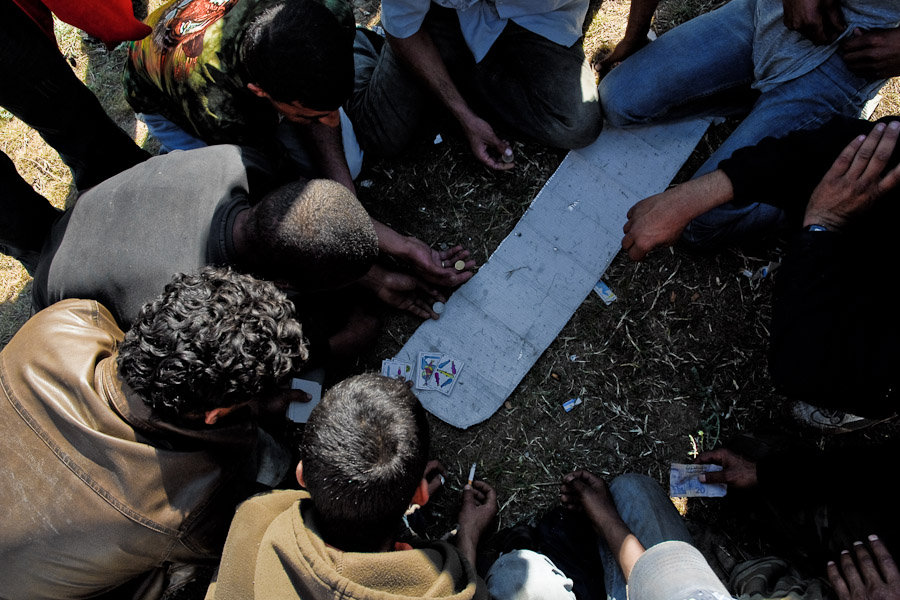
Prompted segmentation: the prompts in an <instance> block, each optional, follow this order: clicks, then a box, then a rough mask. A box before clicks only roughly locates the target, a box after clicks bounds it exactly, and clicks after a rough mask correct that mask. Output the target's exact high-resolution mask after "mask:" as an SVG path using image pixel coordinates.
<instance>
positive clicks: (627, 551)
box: [594, 514, 644, 581]
mask: <svg viewBox="0 0 900 600" xmlns="http://www.w3.org/2000/svg"><path fill="white" fill-rule="evenodd" d="M594 527H595V529H597V530H599V532H600V534H601V535H602V536H603V539H604V540H605V541H606V545H607V546H608V547H609V550H610V552H612V554H613V556H615V557H616V562H618V563H619V567H620V568H621V569H622V573H623V574H624V575H625V580H626V581H628V579H629V578H630V577H631V570H632V569H633V568H634V563H636V562H637V559H638V558H640V556H641V554H643V553H644V546H643V545H642V544H641V542H640V541H639V540H638V539H637V536H635V535H634V534H633V533H632V532H631V530H630V529H628V526H627V525H626V524H625V522H624V521H623V520H622V518H621V517H620V516H619V515H618V514H616V515H610V516H609V517H608V518H607V519H604V521H603V522H600V523H596V522H595V523H594Z"/></svg>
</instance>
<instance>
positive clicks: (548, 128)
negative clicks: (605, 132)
mask: <svg viewBox="0 0 900 600" xmlns="http://www.w3.org/2000/svg"><path fill="white" fill-rule="evenodd" d="M602 128H603V115H602V112H601V111H600V104H599V103H598V102H596V101H594V102H585V103H584V104H583V105H582V106H580V107H577V109H575V110H573V111H572V112H570V113H569V114H562V115H560V114H553V115H547V118H546V119H544V120H542V121H541V129H543V131H542V132H541V137H542V138H543V139H541V140H540V141H541V142H543V143H545V144H547V145H549V146H553V147H556V148H565V149H566V150H571V149H575V148H584V147H585V146H588V145H590V144H591V143H593V142H594V140H596V139H597V136H599V135H600V131H601V129H602ZM535 137H537V136H535Z"/></svg>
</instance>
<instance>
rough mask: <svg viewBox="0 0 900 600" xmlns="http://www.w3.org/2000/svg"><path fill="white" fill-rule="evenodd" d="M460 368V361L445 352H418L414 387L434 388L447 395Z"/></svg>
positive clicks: (451, 390)
mask: <svg viewBox="0 0 900 600" xmlns="http://www.w3.org/2000/svg"><path fill="white" fill-rule="evenodd" d="M462 368H463V363H462V362H460V361H459V360H457V359H455V358H453V357H452V356H449V355H447V354H441V353H439V352H420V353H419V359H418V361H417V362H416V389H419V390H434V391H438V392H440V393H442V394H444V395H446V396H449V395H450V393H451V392H453V388H454V387H455V386H456V380H457V378H458V377H459V372H460V371H462Z"/></svg>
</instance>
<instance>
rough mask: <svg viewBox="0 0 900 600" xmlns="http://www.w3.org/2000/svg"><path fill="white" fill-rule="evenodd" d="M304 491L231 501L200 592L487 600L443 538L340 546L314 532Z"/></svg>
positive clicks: (232, 596) (356, 599) (229, 596)
mask: <svg viewBox="0 0 900 600" xmlns="http://www.w3.org/2000/svg"><path fill="white" fill-rule="evenodd" d="M311 511H312V503H311V502H310V500H309V495H308V494H307V493H306V492H300V491H295V490H284V491H275V492H269V493H266V494H261V495H259V496H255V497H253V498H251V499H250V500H247V501H246V502H245V503H244V504H242V505H241V507H240V508H239V509H238V511H237V514H236V515H235V518H234V522H233V523H232V524H231V529H230V531H229V533H228V541H227V542H226V543H225V551H224V552H223V555H222V563H221V565H220V566H219V573H218V575H217V577H216V580H215V581H213V583H212V584H211V585H210V588H209V591H208V592H207V594H206V598H207V600H237V599H241V600H247V599H249V598H279V600H282V599H290V598H298V599H299V598H302V599H303V600H325V599H329V600H335V599H338V598H347V599H352V600H400V599H408V598H441V599H447V600H451V599H452V600H488V598H489V595H488V592H487V588H486V586H485V584H484V582H483V581H482V580H481V579H480V578H478V576H477V575H476V574H475V571H474V569H473V568H472V567H471V566H470V565H469V563H468V562H467V561H466V560H465V559H463V558H462V556H461V555H460V553H459V551H458V550H457V549H456V547H455V546H453V545H451V544H448V543H446V542H426V543H423V544H421V545H419V546H418V547H416V548H414V549H412V550H400V551H394V552H380V553H379V552H373V553H365V552H342V551H340V550H337V549H335V548H332V547H331V546H328V545H327V544H326V543H325V542H324V541H322V539H321V538H320V537H319V535H318V534H317V533H316V526H315V522H314V519H313V518H312V515H311V514H310V513H311Z"/></svg>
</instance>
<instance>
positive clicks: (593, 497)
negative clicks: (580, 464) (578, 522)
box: [559, 471, 621, 532]
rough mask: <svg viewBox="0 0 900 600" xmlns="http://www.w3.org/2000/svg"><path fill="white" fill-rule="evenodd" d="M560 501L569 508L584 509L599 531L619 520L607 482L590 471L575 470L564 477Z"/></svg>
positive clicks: (560, 490)
mask: <svg viewBox="0 0 900 600" xmlns="http://www.w3.org/2000/svg"><path fill="white" fill-rule="evenodd" d="M559 501H560V504H562V505H563V507H564V508H566V509H568V510H578V511H582V512H584V513H585V515H587V517H588V519H590V521H591V523H592V524H593V525H594V528H595V529H597V531H598V532H600V531H602V530H603V529H604V527H606V526H608V525H609V524H610V523H611V522H619V521H621V518H620V517H619V511H618V510H616V505H615V504H614V503H613V499H612V496H611V495H610V493H609V488H608V487H607V485H606V482H605V481H603V479H601V478H600V477H597V476H596V475H594V474H593V473H591V472H590V471H575V472H573V473H569V474H568V475H566V476H565V477H563V480H562V485H561V486H560V489H559Z"/></svg>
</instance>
